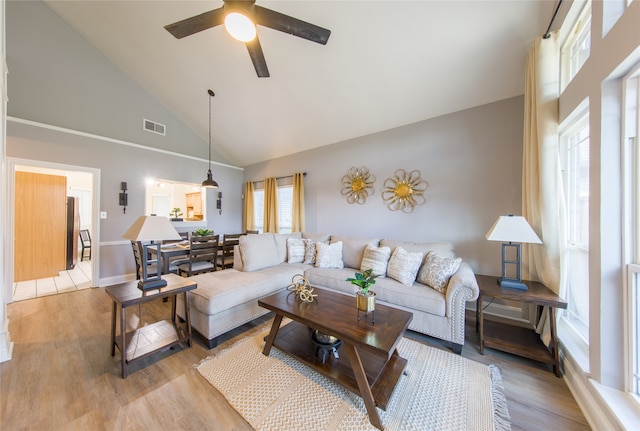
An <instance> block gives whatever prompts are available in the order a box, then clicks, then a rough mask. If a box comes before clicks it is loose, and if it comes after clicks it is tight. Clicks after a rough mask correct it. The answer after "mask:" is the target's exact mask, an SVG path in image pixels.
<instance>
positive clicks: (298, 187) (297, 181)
mask: <svg viewBox="0 0 640 431" xmlns="http://www.w3.org/2000/svg"><path fill="white" fill-rule="evenodd" d="M304 230H305V213H304V173H302V172H296V173H295V174H293V198H292V202H291V231H292V232H304Z"/></svg>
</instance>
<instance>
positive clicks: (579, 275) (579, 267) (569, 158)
mask: <svg viewBox="0 0 640 431" xmlns="http://www.w3.org/2000/svg"><path fill="white" fill-rule="evenodd" d="M560 141H561V145H562V153H561V154H562V159H563V160H562V162H563V180H564V186H565V199H566V207H567V218H568V220H567V244H566V249H567V254H566V257H567V272H568V273H567V292H566V300H567V303H568V306H567V309H566V310H565V311H564V313H563V314H564V318H565V319H566V321H567V323H569V325H570V326H571V327H572V328H573V330H575V331H576V332H577V333H578V334H579V336H580V337H581V338H582V339H583V341H584V342H585V343H586V344H588V343H589V122H588V115H587V114H584V115H582V116H581V117H580V118H579V119H578V120H577V121H575V122H573V123H572V125H571V126H570V127H569V128H568V129H567V130H566V132H564V133H562V134H561V136H560Z"/></svg>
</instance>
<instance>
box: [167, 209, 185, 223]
mask: <svg viewBox="0 0 640 431" xmlns="http://www.w3.org/2000/svg"><path fill="white" fill-rule="evenodd" d="M181 215H182V210H181V209H180V208H178V207H176V208H174V209H172V210H171V214H169V216H170V217H171V221H182V217H180V216H181Z"/></svg>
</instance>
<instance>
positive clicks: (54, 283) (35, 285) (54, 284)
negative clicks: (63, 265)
mask: <svg viewBox="0 0 640 431" xmlns="http://www.w3.org/2000/svg"><path fill="white" fill-rule="evenodd" d="M89 287H91V261H87V260H85V261H82V262H78V263H77V265H76V267H75V268H73V269H72V270H69V271H60V275H58V276H57V277H50V278H41V279H38V280H29V281H21V282H18V283H14V286H13V300H14V301H22V300H24V299H32V298H38V297H40V296H47V295H55V294H57V293H64V292H72V291H74V290H81V289H88V288H89Z"/></svg>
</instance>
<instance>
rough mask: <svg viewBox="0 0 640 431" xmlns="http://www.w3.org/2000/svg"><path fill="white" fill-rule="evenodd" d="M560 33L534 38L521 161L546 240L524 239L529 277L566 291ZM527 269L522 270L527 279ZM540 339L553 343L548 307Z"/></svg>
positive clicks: (529, 201) (530, 215) (526, 199)
mask: <svg viewBox="0 0 640 431" xmlns="http://www.w3.org/2000/svg"><path fill="white" fill-rule="evenodd" d="M557 37H558V34H557V32H554V33H551V37H549V38H548V39H543V38H542V37H541V36H538V38H537V39H536V40H535V42H534V44H533V46H532V47H531V49H530V51H529V56H528V57H527V62H526V73H525V95H524V101H525V108H524V109H525V112H524V136H523V160H522V214H523V216H524V217H525V218H526V219H527V220H528V221H529V223H530V224H531V226H532V227H533V229H534V230H535V231H536V232H537V233H538V235H539V236H540V238H541V239H542V243H543V244H542V245H533V244H523V246H524V247H526V250H527V263H528V268H527V269H528V273H529V276H528V277H527V278H529V277H531V278H532V279H534V280H536V279H537V280H540V281H541V282H542V283H544V284H545V285H546V286H547V287H548V288H549V289H551V290H552V291H554V292H556V293H558V294H559V295H560V296H564V290H565V288H564V286H565V284H564V274H565V271H564V270H563V266H564V259H563V258H562V256H563V253H562V249H563V247H564V245H565V244H566V241H565V238H566V227H565V207H564V194H563V188H562V172H561V166H560V158H559V147H558V97H559V94H558V80H559V76H558V72H557V71H558V70H559V67H558V56H559V52H558V42H557ZM525 276H526V273H525V274H524V275H523V278H524V277H525ZM535 314H536V313H535V310H530V318H531V321H532V322H533V323H534V324H536V326H537V328H538V332H539V333H541V334H542V337H541V338H542V340H543V341H544V342H545V344H547V345H548V344H549V341H550V334H549V328H548V326H549V322H548V314H547V310H546V309H545V311H544V313H543V315H542V318H541V319H540V321H539V322H537V321H536V320H537V316H536V315H535Z"/></svg>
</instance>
